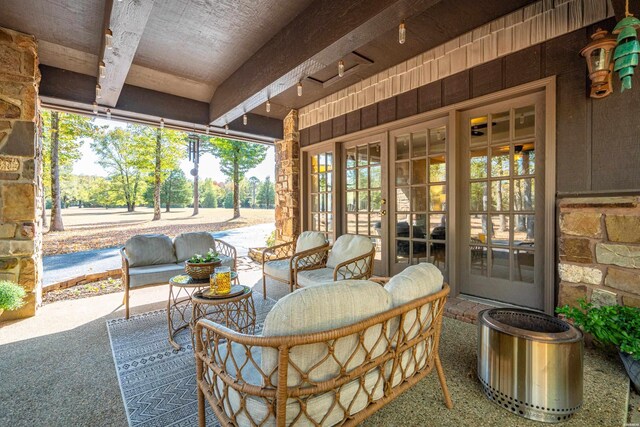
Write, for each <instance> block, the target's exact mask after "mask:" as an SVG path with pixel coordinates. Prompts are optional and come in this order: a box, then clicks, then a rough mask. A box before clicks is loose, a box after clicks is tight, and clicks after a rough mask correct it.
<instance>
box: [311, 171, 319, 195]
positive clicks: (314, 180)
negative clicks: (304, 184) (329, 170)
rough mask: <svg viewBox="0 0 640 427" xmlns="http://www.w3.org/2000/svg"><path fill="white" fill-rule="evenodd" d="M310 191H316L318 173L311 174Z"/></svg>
mask: <svg viewBox="0 0 640 427" xmlns="http://www.w3.org/2000/svg"><path fill="white" fill-rule="evenodd" d="M311 192H312V193H317V192H318V175H311Z"/></svg>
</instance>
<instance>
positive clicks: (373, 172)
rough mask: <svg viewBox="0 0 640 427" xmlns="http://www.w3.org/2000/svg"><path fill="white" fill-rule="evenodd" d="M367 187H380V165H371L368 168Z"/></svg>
mask: <svg viewBox="0 0 640 427" xmlns="http://www.w3.org/2000/svg"><path fill="white" fill-rule="evenodd" d="M369 180H370V182H369V187H370V188H380V186H381V185H382V169H381V167H380V166H371V167H370V168H369Z"/></svg>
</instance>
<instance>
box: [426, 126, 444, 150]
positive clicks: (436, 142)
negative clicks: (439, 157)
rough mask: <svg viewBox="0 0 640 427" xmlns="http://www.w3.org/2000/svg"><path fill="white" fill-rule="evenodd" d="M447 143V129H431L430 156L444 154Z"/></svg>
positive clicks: (442, 127)
mask: <svg viewBox="0 0 640 427" xmlns="http://www.w3.org/2000/svg"><path fill="white" fill-rule="evenodd" d="M446 141H447V128H446V127H445V126H440V127H438V128H435V129H429V154H435V153H444V150H445V143H446Z"/></svg>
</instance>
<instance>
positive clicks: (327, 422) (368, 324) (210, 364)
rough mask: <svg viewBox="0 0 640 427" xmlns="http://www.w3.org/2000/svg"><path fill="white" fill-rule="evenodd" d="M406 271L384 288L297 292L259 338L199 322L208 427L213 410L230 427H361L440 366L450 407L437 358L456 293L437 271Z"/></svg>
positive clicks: (363, 284)
mask: <svg viewBox="0 0 640 427" xmlns="http://www.w3.org/2000/svg"><path fill="white" fill-rule="evenodd" d="M431 267H433V269H435V270H436V271H432V270H433V269H431ZM407 270H412V271H409V272H408V277H407V276H405V277H402V275H403V273H404V272H403V273H401V274H400V275H398V276H401V277H398V276H395V277H394V278H392V279H391V281H390V282H389V283H388V284H387V285H386V286H385V287H382V286H380V285H379V284H376V283H373V282H371V281H365V280H349V281H344V282H339V283H337V284H336V285H335V286H315V287H310V288H304V289H301V290H299V291H297V292H294V293H291V294H289V295H287V296H285V297H284V298H282V299H281V300H280V301H279V302H278V303H277V304H276V306H275V307H274V308H273V309H272V310H271V312H269V314H268V315H267V319H266V320H265V323H264V329H263V335H261V336H252V335H244V334H241V333H238V332H235V331H233V330H231V329H228V328H226V327H224V326H222V325H218V324H216V323H213V322H211V321H209V320H206V319H203V320H200V321H199V322H198V323H197V325H196V329H195V343H196V344H195V345H196V352H195V358H196V381H197V392H198V414H199V421H200V426H205V424H206V419H205V402H208V403H209V405H210V406H211V408H212V409H213V412H214V413H215V415H216V416H217V418H218V420H219V421H220V423H221V424H222V425H223V426H238V425H241V426H249V425H250V426H255V425H260V426H288V425H311V426H320V425H322V426H331V425H337V424H340V425H349V426H355V425H357V424H359V423H360V422H362V420H364V419H365V418H367V417H368V416H370V415H371V414H372V413H374V412H375V411H377V410H378V409H380V408H382V407H383V406H384V405H386V404H387V403H389V402H390V401H391V400H393V399H395V398H396V397H397V396H398V395H400V394H401V393H402V392H404V391H406V390H407V389H409V388H410V387H412V386H413V385H414V384H416V383H417V382H418V381H420V380H421V379H422V378H424V377H425V376H426V375H428V374H429V373H430V372H431V371H432V370H433V368H434V367H435V368H436V370H437V373H438V378H439V380H440V386H441V388H442V393H443V395H444V402H445V405H446V407H447V408H452V407H453V403H452V401H451V397H450V395H449V392H448V389H447V384H446V380H445V376H444V372H443V369H442V365H441V362H440V358H439V355H438V348H439V340H440V331H441V326H442V316H443V312H444V306H445V302H446V299H447V295H448V294H449V287H448V286H447V285H446V284H443V282H442V275H441V274H440V273H439V271H437V269H436V268H435V267H434V266H433V265H431V264H420V265H416V266H412V267H409V268H408V269H407ZM438 275H439V276H438ZM437 277H439V279H438V278H437ZM434 278H436V279H435V280H434ZM429 282H430V283H429ZM287 319H289V321H287Z"/></svg>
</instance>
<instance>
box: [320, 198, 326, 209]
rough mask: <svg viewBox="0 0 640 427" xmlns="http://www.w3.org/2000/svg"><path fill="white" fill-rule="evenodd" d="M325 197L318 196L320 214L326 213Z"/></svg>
mask: <svg viewBox="0 0 640 427" xmlns="http://www.w3.org/2000/svg"><path fill="white" fill-rule="evenodd" d="M326 196H327V195H326V194H320V212H326V210H327V197H326Z"/></svg>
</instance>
